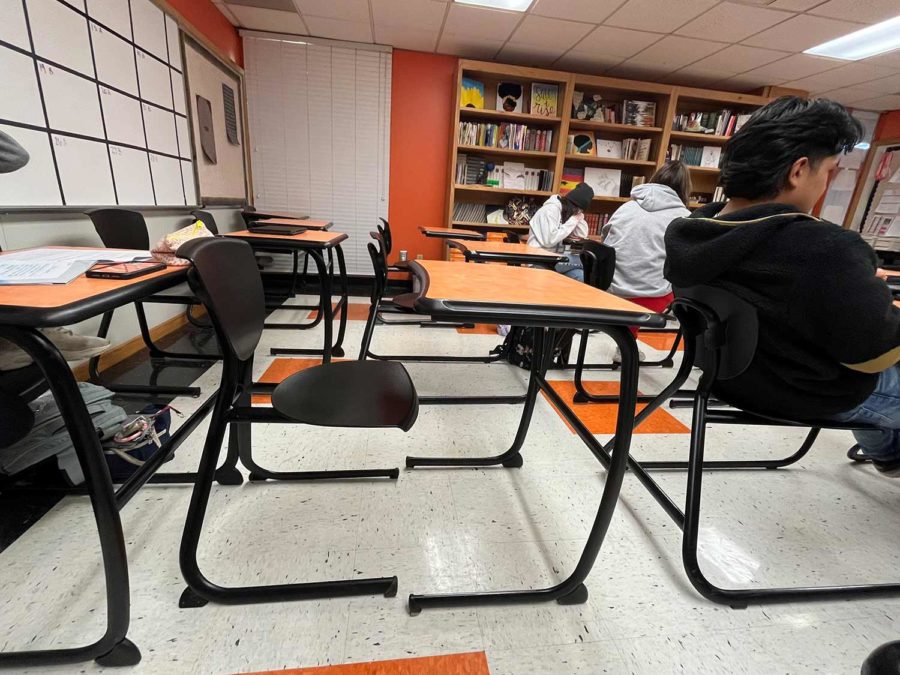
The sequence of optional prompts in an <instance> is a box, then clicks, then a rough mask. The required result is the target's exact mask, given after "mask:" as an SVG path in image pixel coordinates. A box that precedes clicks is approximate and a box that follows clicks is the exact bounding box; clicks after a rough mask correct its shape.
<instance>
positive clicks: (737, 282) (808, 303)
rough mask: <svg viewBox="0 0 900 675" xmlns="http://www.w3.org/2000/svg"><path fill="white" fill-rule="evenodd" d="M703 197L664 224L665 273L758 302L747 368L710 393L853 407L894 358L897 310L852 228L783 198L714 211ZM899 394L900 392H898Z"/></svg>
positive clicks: (811, 411) (770, 406)
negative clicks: (754, 339)
mask: <svg viewBox="0 0 900 675" xmlns="http://www.w3.org/2000/svg"><path fill="white" fill-rule="evenodd" d="M723 206H724V204H723V203H721V202H720V203H713V204H707V205H706V206H704V207H702V208H700V209H698V210H697V211H695V212H694V213H693V214H691V215H690V216H688V217H687V218H678V219H676V220H674V221H673V222H672V224H671V225H669V227H668V229H667V230H666V238H665V240H666V267H665V276H666V278H667V279H668V280H669V281H671V282H672V284H673V285H674V286H693V285H697V284H709V285H712V286H717V287H720V288H723V289H725V290H728V291H731V292H732V293H734V294H735V295H737V296H739V297H741V298H742V299H744V300H746V301H747V302H749V303H750V304H751V305H753V306H754V307H756V310H757V313H758V316H759V344H758V347H757V351H756V356H755V357H754V359H753V362H752V363H751V364H750V367H749V368H748V369H747V370H746V371H745V372H744V373H743V374H741V375H740V376H738V377H737V378H734V379H732V380H728V381H723V382H719V383H717V385H716V387H715V388H714V391H715V393H716V394H717V395H718V396H720V397H721V398H723V399H724V400H725V401H728V402H730V403H733V404H734V405H737V406H739V407H741V408H744V409H746V410H750V411H755V412H758V413H761V414H766V415H770V416H775V417H782V418H792V419H798V420H803V419H813V418H817V417H819V418H821V417H827V416H830V415H833V414H835V413H839V412H844V411H847V410H851V409H853V408H855V407H856V406H857V405H859V404H860V403H862V402H863V401H864V400H865V399H866V398H868V397H869V395H870V394H871V393H872V391H873V390H874V388H875V384H876V381H877V379H878V373H879V372H881V371H882V370H886V369H887V368H889V367H891V366H893V365H895V364H896V363H897V361H898V360H900V309H898V308H897V307H895V306H894V305H893V302H892V298H891V293H890V290H889V289H888V287H887V284H885V283H884V281H882V280H881V279H878V278H877V277H876V276H875V270H876V267H877V259H876V257H875V253H874V251H872V249H871V247H869V245H868V244H866V243H865V242H864V241H863V240H862V238H861V237H860V236H859V234H857V233H856V232H850V231H848V230H844V229H843V228H841V227H839V226H837V225H834V224H833V223H829V222H826V221H823V220H819V219H818V218H814V217H812V216H809V215H807V214H804V213H799V212H798V210H797V209H795V208H794V207H791V206H787V205H783V204H774V203H773V204H761V205H757V206H752V207H749V208H746V209H742V210H740V211H735V212H733V213H729V214H727V215H725V216H717V214H718V213H719V211H720V210H721V209H722V208H723ZM898 393H900V392H898Z"/></svg>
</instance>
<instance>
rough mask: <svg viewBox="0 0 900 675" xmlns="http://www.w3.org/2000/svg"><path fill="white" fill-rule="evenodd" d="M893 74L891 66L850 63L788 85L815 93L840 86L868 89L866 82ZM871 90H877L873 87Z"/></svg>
mask: <svg viewBox="0 0 900 675" xmlns="http://www.w3.org/2000/svg"><path fill="white" fill-rule="evenodd" d="M892 74H896V71H892V70H891V69H890V68H881V67H879V66H873V65H871V64H868V63H850V64H848V65H846V66H841V67H840V68H835V69H834V70H828V71H826V72H824V73H819V74H817V75H811V76H809V77H804V78H802V79H799V80H795V81H794V82H789V83H788V84H787V86H789V87H796V88H798V89H806V90H807V91H811V92H813V93H818V92H822V91H830V90H832V89H838V88H839V87H859V88H860V89H867V88H868V86H867V84H866V83H867V82H869V81H870V80H875V79H878V78H880V77H887V76H889V75H892ZM870 91H877V90H875V89H871V90H870ZM879 93H882V92H879ZM884 93H891V92H884Z"/></svg>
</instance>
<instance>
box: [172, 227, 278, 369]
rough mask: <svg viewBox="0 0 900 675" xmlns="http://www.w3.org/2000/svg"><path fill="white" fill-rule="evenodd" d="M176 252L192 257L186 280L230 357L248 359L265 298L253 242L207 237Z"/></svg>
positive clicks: (256, 340) (257, 335) (260, 325)
mask: <svg viewBox="0 0 900 675" xmlns="http://www.w3.org/2000/svg"><path fill="white" fill-rule="evenodd" d="M176 254H177V255H178V257H179V258H185V259H187V260H190V261H191V263H192V267H191V270H190V271H189V272H188V282H189V283H190V285H191V289H193V291H194V293H196V294H197V297H198V298H199V299H200V301H201V302H202V303H203V305H204V307H206V311H207V312H209V316H210V319H211V320H212V323H213V326H215V329H216V336H217V337H218V340H219V344H220V345H222V349H223V354H224V356H225V358H226V359H229V358H235V359H237V360H239V361H246V360H247V359H249V358H250V357H251V356H253V352H254V350H255V349H256V346H257V345H258V344H259V338H260V336H261V335H262V331H263V323H264V322H265V319H266V300H265V296H264V294H263V285H262V277H260V274H259V269H258V268H257V266H256V256H254V255H253V249H252V248H250V244H248V243H247V242H244V241H239V240H237V239H230V238H228V237H215V238H213V237H203V238H201V239H191V240H190V241H187V242H185V243H184V244H182V245H181V246H180V247H179V248H178V251H176Z"/></svg>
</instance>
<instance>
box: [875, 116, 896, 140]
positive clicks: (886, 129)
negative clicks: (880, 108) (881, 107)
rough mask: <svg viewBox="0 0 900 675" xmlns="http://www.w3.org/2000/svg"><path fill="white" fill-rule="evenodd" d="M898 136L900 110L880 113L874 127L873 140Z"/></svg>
mask: <svg viewBox="0 0 900 675" xmlns="http://www.w3.org/2000/svg"><path fill="white" fill-rule="evenodd" d="M884 138H891V139H893V138H900V110H891V111H890V112H886V113H882V115H881V117H880V118H879V119H878V126H877V127H875V140H876V141H880V140H882V139H884Z"/></svg>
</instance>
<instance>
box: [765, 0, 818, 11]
mask: <svg viewBox="0 0 900 675" xmlns="http://www.w3.org/2000/svg"><path fill="white" fill-rule="evenodd" d="M827 1H828V0H775V2H773V3H772V4H771V5H769V7H771V8H772V9H786V10H788V11H789V12H805V11H806V10H808V9H812V8H813V7H815V6H816V5H821V4H822V3H823V2H827Z"/></svg>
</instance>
